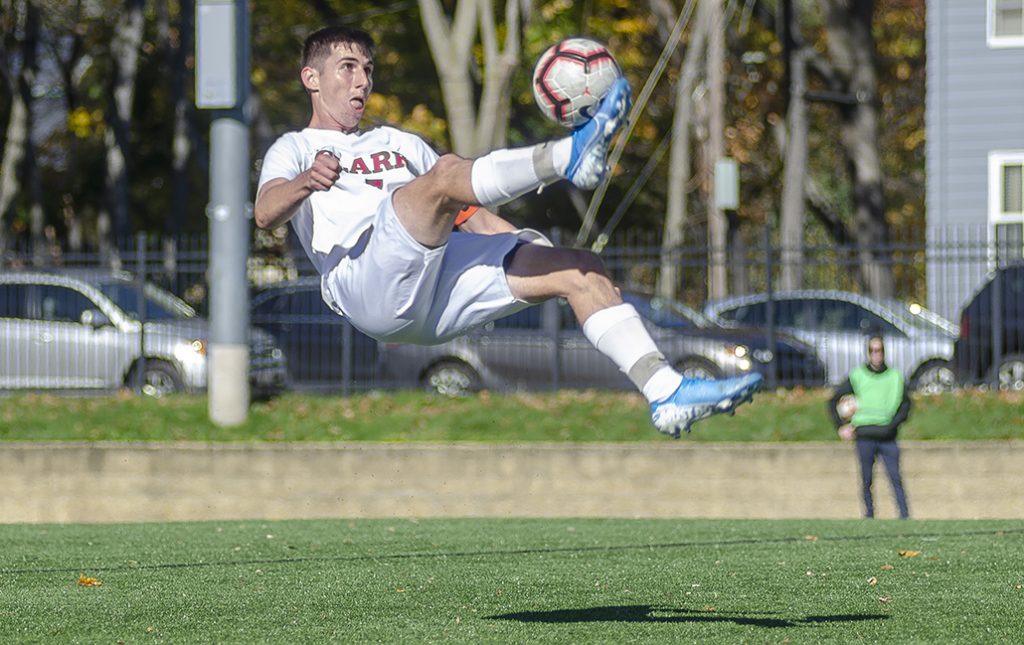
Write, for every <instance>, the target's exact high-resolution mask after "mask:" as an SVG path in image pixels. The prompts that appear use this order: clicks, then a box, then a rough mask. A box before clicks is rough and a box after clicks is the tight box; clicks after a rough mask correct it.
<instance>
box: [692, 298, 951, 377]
mask: <svg viewBox="0 0 1024 645" xmlns="http://www.w3.org/2000/svg"><path fill="white" fill-rule="evenodd" d="M772 301H773V306H774V311H775V314H774V320H775V326H776V328H777V329H778V330H779V331H782V332H785V333H788V334H791V335H793V336H795V337H797V338H799V339H801V340H803V341H805V342H807V343H809V344H811V345H813V346H814V347H815V348H816V349H817V351H818V355H819V356H820V357H821V359H822V361H823V362H824V363H825V368H826V372H827V378H828V382H829V383H831V384H838V383H841V382H842V381H843V380H844V379H845V378H846V376H847V375H848V374H849V373H850V370H852V369H853V368H854V367H856V366H858V365H861V364H863V363H864V362H865V361H866V360H867V354H866V353H865V346H866V340H867V337H868V336H870V335H875V334H878V335H880V336H882V337H883V339H884V340H885V348H886V362H887V363H888V364H889V365H891V366H893V367H897V368H899V369H901V370H902V371H903V375H904V377H905V378H906V379H907V382H908V383H909V385H910V387H911V388H912V389H915V390H918V391H921V392H925V393H936V392H944V391H948V390H950V389H953V388H954V387H956V373H955V371H954V369H953V366H952V363H951V360H952V358H953V343H954V342H955V341H956V339H957V335H958V333H959V331H958V328H957V326H956V325H955V324H953V323H951V322H950V321H948V320H946V319H945V318H943V317H941V316H939V315H938V314H936V313H934V312H932V311H929V310H928V309H925V308H924V307H922V306H921V305H919V304H916V303H912V304H905V303H901V302H899V301H896V300H888V301H884V302H883V301H878V300H875V299H872V298H869V297H867V296H863V295H860V294H856V293H849V292H846V291H832V290H824V291H782V292H777V293H774V294H772ZM704 313H705V314H706V315H707V316H708V317H710V318H712V319H714V320H716V321H717V322H719V323H721V324H723V325H726V326H746V327H760V328H763V327H765V326H766V325H767V323H768V295H767V294H764V293H758V294H752V295H747V296H736V297H733V298H726V299H724V300H720V301H716V302H710V303H708V304H707V305H705V308H704Z"/></svg>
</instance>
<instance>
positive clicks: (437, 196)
mask: <svg viewBox="0 0 1024 645" xmlns="http://www.w3.org/2000/svg"><path fill="white" fill-rule="evenodd" d="M469 163H472V162H470V161H468V160H466V159H463V158H462V157H460V156H458V155H455V154H446V155H442V156H441V157H440V158H439V159H438V160H437V163H436V164H434V166H433V167H432V168H431V169H430V170H428V171H427V172H426V173H425V174H424V175H422V177H421V179H425V180H426V181H427V182H428V184H429V186H430V188H431V193H432V194H433V196H434V201H435V202H437V203H438V204H439V205H441V206H442V208H443V209H444V208H446V207H448V206H450V207H452V208H456V207H458V208H461V207H462V206H463V205H464V203H463V202H464V200H458V199H456V198H455V197H454V196H453V194H452V193H453V187H455V186H456V185H457V184H458V182H459V181H460V180H461V179H464V177H465V176H467V174H466V173H467V170H466V165H467V164H469ZM449 202H450V204H449Z"/></svg>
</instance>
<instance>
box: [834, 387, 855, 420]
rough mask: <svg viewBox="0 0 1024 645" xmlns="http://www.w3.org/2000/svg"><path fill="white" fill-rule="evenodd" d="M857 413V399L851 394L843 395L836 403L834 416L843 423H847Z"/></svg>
mask: <svg viewBox="0 0 1024 645" xmlns="http://www.w3.org/2000/svg"><path fill="white" fill-rule="evenodd" d="M856 413H857V399H856V398H854V396H853V395H852V394H844V395H843V396H841V397H839V400H838V401H836V414H838V415H839V418H840V419H842V420H843V421H849V420H850V419H852V418H853V415H854V414H856Z"/></svg>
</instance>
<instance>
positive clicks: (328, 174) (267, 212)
mask: <svg viewBox="0 0 1024 645" xmlns="http://www.w3.org/2000/svg"><path fill="white" fill-rule="evenodd" d="M340 176H341V164H339V163H338V160H337V159H335V158H334V156H332V155H330V154H328V153H323V154H318V155H317V156H316V158H315V159H314V160H313V165H312V166H310V168H309V170H306V171H305V172H302V173H300V174H299V175H298V176H296V177H295V179H291V180H289V179H284V178H283V177H282V178H279V179H271V180H270V181H268V182H267V183H265V184H264V185H263V187H262V188H260V192H259V194H257V195H256V204H255V207H254V209H253V218H254V219H255V220H256V226H259V227H260V228H275V227H277V226H281V225H282V224H285V223H287V222H288V220H290V219H291V218H292V216H293V215H295V211H296V210H297V209H298V207H299V205H300V204H301V203H302V202H303V201H304V200H305V199H306V198H307V197H309V196H310V195H312V194H313V193H314V192H316V191H318V190H329V189H330V188H331V186H333V185H334V182H336V181H337V180H338V177H340Z"/></svg>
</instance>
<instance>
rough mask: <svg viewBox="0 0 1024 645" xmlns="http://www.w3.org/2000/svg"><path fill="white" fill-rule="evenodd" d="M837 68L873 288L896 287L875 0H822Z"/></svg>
mask: <svg viewBox="0 0 1024 645" xmlns="http://www.w3.org/2000/svg"><path fill="white" fill-rule="evenodd" d="M822 5H823V6H824V8H825V21H826V25H827V28H828V50H829V55H830V58H831V60H832V65H833V68H834V70H835V72H836V74H837V76H838V77H839V79H840V80H841V82H842V84H843V86H844V88H845V91H846V94H847V95H848V96H849V97H850V100H848V101H844V102H840V103H839V115H840V127H839V136H840V140H841V141H842V144H843V151H844V155H845V157H846V164H847V167H848V168H849V172H850V180H851V182H852V184H853V196H854V225H855V226H854V235H855V237H856V239H857V245H858V247H859V250H858V253H859V256H860V269H861V274H862V276H863V280H864V283H865V285H866V286H867V288H868V291H869V292H870V293H871V294H872V295H873V296H875V297H879V298H885V297H891V296H892V295H893V293H894V291H895V284H894V280H893V275H892V263H891V257H890V256H891V253H890V251H889V249H888V243H889V226H888V224H887V223H886V221H885V195H884V193H883V190H882V160H881V155H880V153H879V134H878V110H879V107H878V78H877V73H876V66H875V40H874V36H873V35H872V33H871V19H872V16H873V14H874V0H822Z"/></svg>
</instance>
